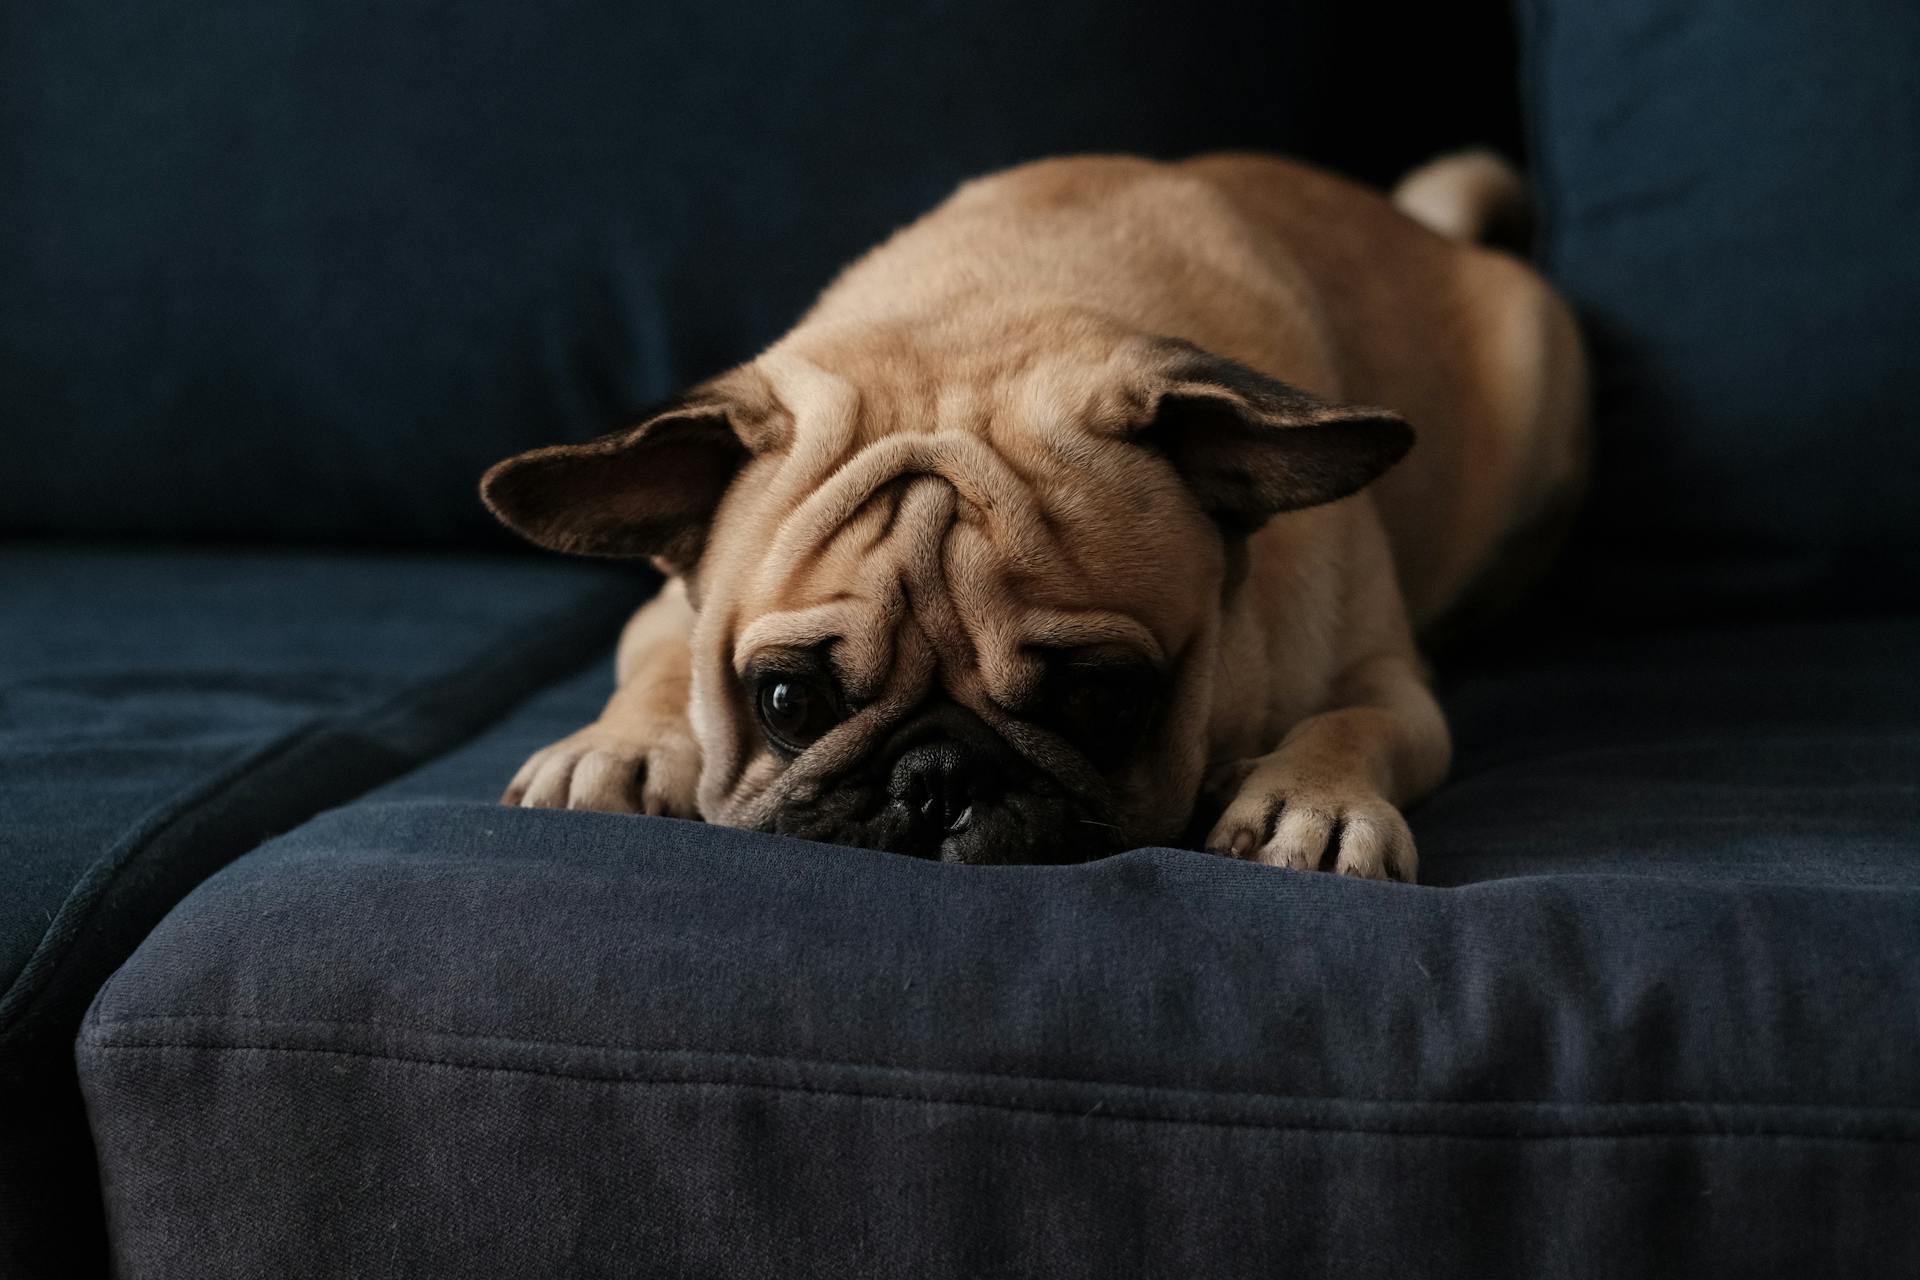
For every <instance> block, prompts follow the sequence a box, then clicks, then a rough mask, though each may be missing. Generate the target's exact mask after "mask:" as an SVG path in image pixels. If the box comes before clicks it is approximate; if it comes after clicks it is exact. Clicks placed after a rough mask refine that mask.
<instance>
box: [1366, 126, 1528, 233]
mask: <svg viewBox="0 0 1920 1280" xmlns="http://www.w3.org/2000/svg"><path fill="white" fill-rule="evenodd" d="M1393 203H1394V204H1395V205H1397V206H1398V207H1399V209H1400V212H1402V213H1404V214H1406V215H1407V216H1408V217H1410V218H1412V219H1413V220H1414V221H1416V222H1419V223H1422V224H1423V225H1425V226H1428V227H1431V228H1432V229H1433V230H1435V231H1438V232H1439V233H1440V234H1441V235H1443V236H1449V237H1451V238H1453V239H1455V240H1465V241H1467V242H1468V243H1469V244H1487V245H1494V246H1496V247H1498V248H1502V249H1511V250H1514V251H1516V252H1522V253H1524V252H1525V250H1526V248H1527V245H1528V242H1529V241H1530V240H1531V239H1532V238H1533V206H1532V202H1531V201H1530V200H1529V199H1528V198H1527V184H1526V181H1525V180H1524V179H1523V178H1521V176H1520V174H1519V172H1518V171H1516V170H1515V169H1514V167H1513V166H1512V165H1510V164H1508V163H1507V162H1506V161H1505V160H1503V159H1501V158H1500V157H1499V156H1497V155H1495V154H1494V153H1493V152H1491V151H1487V150H1484V149H1475V150H1472V151H1456V152H1454V153H1452V154H1451V155H1444V156H1440V157H1438V158H1437V159H1433V160H1429V161H1427V163H1425V164H1423V165H1421V166H1420V167H1419V168H1418V169H1415V170H1414V171H1413V172H1412V173H1409V174H1408V175H1407V176H1406V177H1404V178H1402V179H1400V185H1399V186H1397V187H1395V188H1394V189H1393Z"/></svg>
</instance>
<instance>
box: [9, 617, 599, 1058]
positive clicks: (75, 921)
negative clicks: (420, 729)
mask: <svg viewBox="0 0 1920 1280" xmlns="http://www.w3.org/2000/svg"><path fill="white" fill-rule="evenodd" d="M631 590H632V589H631V587H630V586H628V585H626V584H608V585H605V586H602V587H600V588H598V589H596V590H594V591H592V592H590V593H589V594H588V595H586V596H585V597H583V598H581V599H578V600H575V601H573V602H572V603H571V604H569V605H567V606H564V607H562V608H559V609H554V610H550V611H547V612H544V613H542V614H540V615H539V616H538V617H536V618H533V619H529V620H528V621H527V622H526V623H525V624H524V625H522V626H520V627H516V628H514V629H513V630H512V631H510V632H508V633H507V634H506V635H505V636H504V637H502V639H501V640H500V642H499V643H498V644H497V645H495V646H492V647H489V648H488V649H486V650H485V651H483V652H482V653H480V654H477V655H475V656H474V657H473V658H470V659H469V660H468V661H466V662H463V663H461V664H460V665H459V666H457V667H455V668H453V669H452V670H450V671H446V672H442V673H441V674H439V675H437V676H434V677H432V678H430V679H427V680H424V681H421V682H418V683H415V684H410V685H407V686H405V687H403V688H401V689H398V690H395V691H394V692H393V693H392V694H390V695H389V696H388V697H386V698H384V699H382V700H380V701H379V702H376V703H374V704H373V705H372V706H369V707H364V708H360V709H355V710H353V711H350V712H348V713H346V714H344V715H333V716H320V717H316V718H314V719H313V720H310V721H309V722H308V723H307V724H305V725H303V726H301V727H300V728H298V729H295V730H292V731H290V732H288V733H287V734H285V735H282V737H281V738H280V739H279V740H277V741H275V742H271V743H269V744H267V745H265V746H263V747H262V748H260V749H259V750H257V751H255V752H252V753H249V754H247V755H245V756H243V757H241V758H240V759H238V760H236V761H235V762H234V763H232V764H231V765H229V767H228V769H227V770H226V771H224V772H222V773H221V774H218V775H216V776H215V777H213V778H211V779H209V780H208V781H207V782H206V783H204V784H203V785H202V786H200V787H197V788H194V789H193V790H191V791H189V792H188V793H187V794H186V795H185V796H183V797H180V798H179V799H177V800H175V801H172V802H170V803H169V804H166V805H163V806H162V807H160V808H159V809H158V810H156V811H153V812H151V813H150V814H149V815H148V816H147V818H145V819H144V820H142V821H141V822H140V823H137V824H136V825H135V826H134V828H133V829H132V830H131V831H129V832H128V833H127V834H126V835H125V836H123V837H122V838H121V840H120V841H117V842H116V843H115V844H114V845H113V846H110V847H109V850H108V852H107V853H106V854H104V855H103V856H102V857H100V858H98V859H96V860H95V861H94V862H92V863H90V864H89V865H88V867H87V870H86V872H85V873H84V874H83V875H82V876H81V878H80V880H79V881H77V882H76V883H75V886H74V888H73V889H72V890H70V891H69V892H68V894H67V897H66V898H65V899H64V900H63V901H62V902H61V904H60V909H59V911H58V912H57V913H56V914H55V916H54V918H53V919H52V920H51V921H49V922H48V925H47V928H46V929H45V931H43V932H42V934H41V938H40V942H39V944H38V945H37V946H36V947H35V948H34V951H33V953H32V954H31V955H29V956H28V957H27V961H26V963H25V964H24V965H22V966H21V968H20V970H19V972H18V973H17V974H16V975H15V976H14V979H13V981H12V982H11V983H10V984H9V985H8V986H7V988H6V990H5V991H4V992H0V1036H4V1035H5V1034H6V1033H7V1032H9V1031H11V1030H12V1029H13V1028H14V1027H15V1026H17V1025H20V1024H22V1023H24V1022H25V1021H26V1020H27V1018H28V1017H29V1015H30V1014H31V1013H32V1012H33V1010H34V1008H35V1006H36V1004H37V1003H38V1001H39V999H40V997H41V996H42V995H43V994H44V993H45V992H46V991H48V990H50V989H51V988H52V987H53V986H54V984H55V980H56V979H57V978H58V977H59V974H60V972H61V969H62V967H63V966H64V965H65V964H66V963H67V962H68V961H69V960H70V959H71V958H72V956H73V955H74V954H75V952H76V951H77V950H79V949H80V948H79V947H78V945H77V943H78V941H79V936H80V934H81V933H82V932H83V931H84V930H85V929H86V928H87V926H88V924H89V922H90V921H91V920H92V918H93V915H94V913H95V911H96V910H97V908H98V907H99V904H100V903H101V901H102V900H104V898H105V897H106V895H107V892H108V891H109V889H110V888H111V887H112V885H113V884H114V883H115V882H116V881H118V880H120V879H121V878H122V877H123V875H124V874H125V873H126V872H127V871H128V870H129V869H130V868H132V867H134V866H136V865H138V864H139V863H140V861H141V859H142V857H143V856H144V855H145V854H147V853H149V852H151V851H152V850H153V849H154V848H156V847H158V846H159V845H160V844H161V843H162V841H163V840H164V839H165V837H166V836H167V835H168V833H169V832H171V831H173V830H174V829H176V828H177V827H179V826H180V825H181V824H183V823H185V822H187V821H189V820H191V819H193V818H195V817H198V816H202V815H205V814H209V813H214V812H218V810H219V808H220V806H221V804H222V802H223V800H225V799H226V798H228V797H230V796H231V795H232V794H233V793H234V792H235V790H236V789H237V788H239V787H241V786H242V785H243V784H244V783H245V782H247V781H249V780H251V779H253V778H255V777H256V776H258V775H259V773H260V772H262V771H263V770H264V769H266V768H268V767H270V766H272V765H274V764H275V763H277V762H281V761H284V760H285V759H286V758H287V757H288V756H289V755H293V754H297V753H298V752H299V750H301V749H302V748H303V747H309V748H310V747H311V746H312V744H313V743H314V742H315V741H316V740H318V741H320V742H322V743H330V742H331V741H333V740H334V739H351V738H353V737H354V736H355V735H356V734H358V733H361V732H363V731H365V730H368V729H379V728H381V727H383V726H385V727H387V728H389V729H391V727H392V725H393V724H394V722H396V721H398V722H400V723H404V721H405V720H406V719H407V717H408V716H409V715H411V714H415V713H418V712H421V711H423V710H424V709H425V708H427V707H430V706H431V705H432V704H433V702H434V700H435V698H436V696H438V695H439V694H441V693H443V692H445V691H446V690H448V689H451V688H458V687H460V686H461V685H463V684H472V683H474V682H475V680H476V677H478V676H480V675H482V674H484V673H485V672H487V671H489V670H493V669H496V668H498V667H499V666H501V665H502V664H503V663H505V664H508V665H512V664H515V663H517V662H518V661H519V660H520V659H523V658H524V657H526V656H527V655H528V654H529V653H530V652H532V651H534V650H537V649H539V648H541V647H543V644H549V643H551V642H552V639H553V634H554V627H555V625H556V623H564V622H567V621H571V620H573V619H576V618H580V617H584V616H588V615H591V614H594V613H597V612H598V610H599V609H600V608H601V607H603V606H604V605H605V604H607V603H610V602H611V601H612V600H614V599H615V598H616V597H618V596H622V595H627V594H630V593H631ZM553 678H556V676H555V675H554V674H552V673H549V674H548V676H547V677H546V678H545V679H543V681H542V682H541V683H539V684H534V685H530V686H529V687H527V688H523V689H518V690H517V691H516V692H515V693H514V694H513V695H512V696H510V697H508V698H506V699H505V700H504V701H503V702H502V704H501V706H499V707H496V708H495V709H494V711H493V712H492V714H490V715H489V716H488V718H487V720H486V722H485V723H489V724H490V723H492V722H493V721H495V720H497V719H498V718H499V716H500V715H501V714H502V713H503V712H504V711H506V710H507V709H510V708H511V707H512V706H513V705H514V704H515V703H516V702H518V701H520V700H521V699H522V698H524V697H525V696H526V695H527V694H529V693H531V692H533V691H535V690H537V689H538V688H540V687H543V685H544V684H546V683H550V682H551V680H552V679H553ZM482 727H484V724H483V726H482ZM476 731H477V730H476ZM470 736H472V735H471V732H467V733H463V734H460V735H458V736H457V737H456V738H455V739H454V740H453V742H443V743H438V744H437V745H434V746H431V747H428V748H427V749H426V750H425V751H424V752H422V751H419V750H415V749H413V748H412V747H411V746H410V745H408V744H401V745H399V746H394V747H392V748H391V749H392V750H393V751H394V752H395V754H397V755H399V756H401V757H402V760H401V762H400V763H399V764H398V765H397V766H396V767H395V768H393V769H391V770H389V771H386V772H384V773H383V774H382V777H381V779H380V780H379V781H386V780H390V779H391V778H393V777H397V776H398V775H399V774H400V773H404V772H406V771H407V770H408V769H411V768H415V767H418V765H419V764H421V763H422V762H423V761H425V760H427V759H431V758H432V757H433V756H434V755H436V754H438V753H440V752H442V751H444V750H447V749H449V748H450V747H451V746H453V745H456V744H457V742H458V741H460V740H462V739H464V738H465V737H470ZM381 745H389V744H386V743H382V744H381ZM379 781H376V782H375V783H373V784H371V786H377V785H379ZM371 786H368V787H361V788H359V789H357V790H356V791H354V792H353V794H352V795H349V796H345V797H331V798H329V799H327V800H325V801H321V802H319V803H311V804H302V805H300V806H297V808H296V810H295V811H294V812H291V813H290V814H288V815H287V816H286V817H285V822H286V824H287V825H286V827H285V828H284V829H291V828H292V827H294V826H298V825H299V824H300V823H303V822H306V821H308V820H310V819H311V818H313V817H314V816H315V815H316V814H318V813H320V812H322V811H324V810H325V809H327V808H331V807H336V806H337V805H339V804H343V803H347V802H349V801H351V800H352V799H354V798H355V797H357V796H360V795H364V794H366V792H367V791H368V790H370V789H371ZM264 839H265V837H263V838H262V840H260V841H256V842H255V843H254V844H252V845H249V846H247V848H244V849H239V850H236V851H234V853H233V855H232V857H238V856H240V855H241V854H243V853H245V852H247V851H248V850H249V849H251V848H257V847H258V846H259V844H261V843H264ZM231 860H232V858H231V857H230V858H228V859H227V861H231ZM69 916H71V924H72V932H71V934H69V935H68V940H67V942H66V943H64V944H59V945H54V946H51V947H50V945H49V942H48V939H49V938H51V937H52V936H53V935H54V933H55V931H56V927H57V926H59V925H60V924H61V921H62V919H63V918H67V917H69Z"/></svg>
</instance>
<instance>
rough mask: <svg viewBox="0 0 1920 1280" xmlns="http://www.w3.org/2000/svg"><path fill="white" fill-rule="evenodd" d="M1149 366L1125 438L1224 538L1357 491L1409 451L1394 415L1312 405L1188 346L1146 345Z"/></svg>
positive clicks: (1274, 381) (1315, 400)
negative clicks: (1176, 483)
mask: <svg viewBox="0 0 1920 1280" xmlns="http://www.w3.org/2000/svg"><path fill="white" fill-rule="evenodd" d="M1149 368H1150V369H1151V373H1150V375H1149V382H1148V387H1149V389H1148V392H1147V396H1146V401H1147V408H1146V413H1145V425H1144V426H1143V427H1142V428H1140V430H1139V431H1138V432H1137V434H1136V435H1135V439H1137V440H1139V441H1140V442H1141V443H1143V444H1146V445H1149V446H1151V447H1153V448H1155V449H1158V450H1159V451H1160V452H1161V453H1163V454H1165V455H1166V457H1167V459H1168V460H1169V461H1170V462H1172V463H1173V465H1174V467H1175V468H1176V469H1177V470H1178V471H1179V472H1180V473H1181V475H1182V476H1184V477H1185V478H1186V481H1187V484H1188V485H1189V486H1190V487H1191V488H1192V490H1193V492H1194V495H1195V496H1196V497H1197V498H1198V499H1199V500H1200V505H1201V507H1202V508H1203V509H1205V510H1206V512H1207V514H1208V515H1210V516H1212V517H1213V518H1214V519H1215V520H1217V521H1218V522H1219V523H1220V524H1221V526H1222V527H1223V528H1226V529H1228V530H1231V531H1234V532H1239V533H1250V532H1252V531H1253V530H1255V529H1257V528H1259V527H1260V526H1261V525H1262V524H1264V523H1266V521H1267V518H1268V517H1270V516H1274V515H1278V514H1280V513H1281V512H1283V511H1298V510H1300V509H1301V508H1303V507H1315V506H1319V505H1320V504H1321V503H1324V502H1333V501H1336V500H1337V499H1340V498H1344V497H1347V496H1348V495H1349V494H1353V493H1358V492H1359V491H1360V490H1361V489H1362V488H1364V487H1366V486H1367V485H1368V484H1370V483H1372V482H1373V481H1374V480H1377V479H1378V478H1379V477H1380V476H1382V475H1384V474H1385V473H1386V471H1387V469H1388V468H1390V467H1392V466H1393V464H1394V463H1396V462H1398V461H1399V460H1400V459H1401V458H1402V457H1404V456H1405V455H1406V452H1407V450H1409V449H1411V448H1412V447H1413V428H1412V427H1410V426H1408V425H1407V423H1406V421H1405V420H1404V419H1403V418H1401V417H1400V416H1399V415H1398V414H1396V413H1393V412H1391V411H1389V410H1386V409H1374V408H1367V407H1363V406H1359V405H1348V404H1334V403H1331V402H1329V401H1326V400H1322V399H1320V398H1319V397H1318V396H1314V395H1309V394H1308V393H1307V392H1305V391H1302V390H1300V389H1299V388H1298V387H1294V386H1290V385H1288V384H1287V383H1285V382H1282V381H1280V380H1279V379H1278V378H1269V377H1267V376H1266V375H1265V374H1263V373H1257V372H1255V371H1254V370H1252V369H1249V368H1247V367H1246V366H1245V365H1243V364H1236V363H1235V362H1234V361H1232V360H1228V359H1225V358H1223V357H1221V356H1216V355H1213V354H1211V353H1210V352H1207V351H1203V350H1201V349H1200V348H1199V347H1196V346H1194V345H1193V344H1192V343H1188V342H1182V341H1180V340H1178V339H1172V338H1168V339H1159V340H1156V341H1155V342H1154V343H1153V344H1152V354H1151V356H1150V357H1149Z"/></svg>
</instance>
